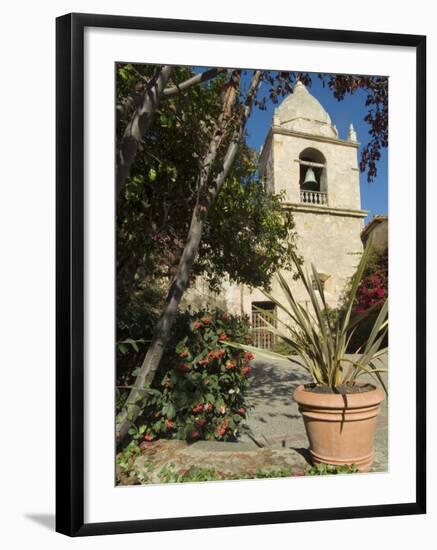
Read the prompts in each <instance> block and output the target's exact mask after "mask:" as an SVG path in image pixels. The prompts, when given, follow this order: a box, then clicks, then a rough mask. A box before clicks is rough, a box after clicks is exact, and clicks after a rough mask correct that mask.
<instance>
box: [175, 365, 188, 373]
mask: <svg viewBox="0 0 437 550" xmlns="http://www.w3.org/2000/svg"><path fill="white" fill-rule="evenodd" d="M177 369H178V371H179V372H188V371H189V370H190V367H189V366H188V365H187V364H186V363H179V365H178V366H177Z"/></svg>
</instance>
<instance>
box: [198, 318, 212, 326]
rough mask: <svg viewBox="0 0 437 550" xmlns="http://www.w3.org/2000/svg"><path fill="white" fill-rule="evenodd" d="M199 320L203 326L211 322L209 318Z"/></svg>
mask: <svg viewBox="0 0 437 550" xmlns="http://www.w3.org/2000/svg"><path fill="white" fill-rule="evenodd" d="M200 320H201V321H202V323H204V324H205V325H209V323H210V322H211V321H212V319H211V317H201V319H200Z"/></svg>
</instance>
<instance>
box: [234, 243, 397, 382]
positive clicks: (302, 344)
mask: <svg viewBox="0 0 437 550" xmlns="http://www.w3.org/2000/svg"><path fill="white" fill-rule="evenodd" d="M368 255H369V247H366V249H365V250H364V252H363V255H362V257H361V260H360V263H359V265H358V267H357V270H356V272H355V275H354V276H353V278H352V281H351V285H350V292H349V295H348V298H347V304H346V308H345V310H344V313H343V315H341V316H339V317H338V318H337V319H336V320H335V321H333V320H332V316H331V315H330V309H329V307H328V305H327V302H326V299H325V293H324V289H323V285H322V283H321V280H320V277H319V275H318V273H317V271H316V269H315V267H314V265H312V266H311V272H312V277H313V279H314V281H315V283H316V285H315V286H316V287H317V290H315V289H314V288H313V285H312V282H311V279H310V276H309V274H308V273H307V272H306V271H305V270H304V268H303V267H302V265H301V262H300V261H299V260H298V257H297V256H296V255H295V254H294V253H293V252H292V258H293V263H294V264H295V266H296V269H297V273H298V279H299V280H300V281H301V282H302V284H303V286H304V287H305V290H306V292H307V294H308V296H309V298H310V303H311V308H308V307H304V306H303V305H302V304H300V303H298V302H297V300H296V298H295V297H294V295H293V292H292V291H291V289H290V286H289V285H288V283H287V281H286V280H285V278H284V276H283V275H282V273H280V272H279V273H278V275H277V278H278V282H279V285H280V288H281V290H282V292H283V294H284V298H285V300H284V301H280V300H278V299H277V298H275V297H274V296H272V295H271V294H270V293H269V292H264V294H265V295H266V297H267V298H268V299H269V300H271V301H272V302H273V303H274V304H275V305H276V306H277V308H278V309H279V310H281V311H282V312H283V313H285V320H284V318H283V317H284V316H279V315H277V314H273V313H269V312H266V311H264V310H260V311H262V314H263V316H264V318H266V317H267V319H269V320H270V322H269V321H267V329H268V330H269V331H270V332H272V333H273V334H275V335H276V336H277V337H278V338H279V339H281V340H282V341H283V342H285V343H286V344H287V345H288V346H289V348H290V349H291V350H292V351H293V353H294V354H295V355H296V356H297V359H296V358H295V357H293V356H284V355H281V354H278V353H274V352H271V351H268V350H264V349H260V348H256V347H254V346H244V345H241V344H236V343H235V344H234V343H232V344H231V345H234V346H236V347H240V348H243V349H245V350H247V351H252V352H256V353H259V354H261V355H264V356H267V357H273V358H282V359H283V358H286V359H289V360H290V361H292V362H294V363H298V364H299V365H301V366H302V367H304V368H305V369H306V370H307V371H308V372H309V373H310V375H311V376H312V378H313V381H314V382H315V383H316V384H318V385H322V386H330V387H332V388H336V387H338V386H343V385H353V384H354V383H355V382H356V380H357V378H358V377H359V376H360V375H362V374H365V373H367V374H370V375H372V376H373V377H375V378H376V379H377V381H378V382H379V383H380V384H381V386H382V387H383V388H384V390H385V391H386V392H387V389H386V387H385V385H384V382H383V380H382V378H381V372H386V371H387V369H384V368H380V367H379V366H378V365H377V363H376V361H377V360H378V358H379V357H381V356H382V355H384V354H385V353H386V352H387V348H386V347H384V348H381V345H382V343H383V341H384V338H385V337H386V335H387V331H388V320H387V313H388V303H387V301H386V302H385V303H384V305H383V306H382V308H381V310H380V312H379V314H378V317H377V319H376V321H375V323H374V325H373V328H372V330H371V333H370V335H369V338H368V339H367V341H366V343H365V344H364V345H363V346H361V347H360V348H359V349H357V350H356V352H355V354H354V355H353V356H351V355H350V354H347V349H348V345H349V342H350V340H351V337H352V335H353V333H354V332H355V330H356V329H357V327H358V325H359V323H360V322H361V321H362V320H363V318H364V316H360V317H357V318H356V319H353V318H352V311H353V306H354V302H355V297H356V294H357V290H358V287H359V284H360V281H361V279H362V276H363V272H364V268H365V266H366V262H367V258H368ZM275 325H278V326H281V327H282V329H278V328H276V326H275ZM263 330H266V329H265V328H264V329H263Z"/></svg>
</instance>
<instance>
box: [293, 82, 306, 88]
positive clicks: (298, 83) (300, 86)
mask: <svg viewBox="0 0 437 550" xmlns="http://www.w3.org/2000/svg"><path fill="white" fill-rule="evenodd" d="M297 88H305V85H304V83H303V82H302V80H296V84H295V85H294V89H295V90H297Z"/></svg>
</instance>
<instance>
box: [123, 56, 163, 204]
mask: <svg viewBox="0 0 437 550" xmlns="http://www.w3.org/2000/svg"><path fill="white" fill-rule="evenodd" d="M171 71H172V67H171V66H170V65H165V66H164V67H162V68H161V69H160V70H159V72H158V74H157V75H156V76H155V77H154V79H153V80H152V82H151V84H150V86H149V87H148V89H147V90H146V91H145V92H144V100H143V103H142V104H141V106H140V107H139V108H138V109H136V110H135V112H134V113H133V114H132V118H131V120H130V122H129V124H128V125H127V126H126V129H125V131H124V134H123V137H122V140H121V144H120V150H119V151H118V153H117V175H116V193H117V195H118V193H119V192H120V189H121V188H122V187H123V184H124V182H125V181H126V178H127V177H128V175H129V171H130V167H131V165H132V163H133V161H134V160H135V155H136V154H137V151H138V147H139V145H140V143H141V141H142V139H143V137H144V135H145V133H146V132H147V130H148V128H149V127H150V125H151V123H152V120H153V114H154V112H155V110H156V108H157V107H158V105H159V102H160V100H161V96H162V93H163V91H164V88H165V86H166V84H167V82H168V79H169V78H170V74H171Z"/></svg>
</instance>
